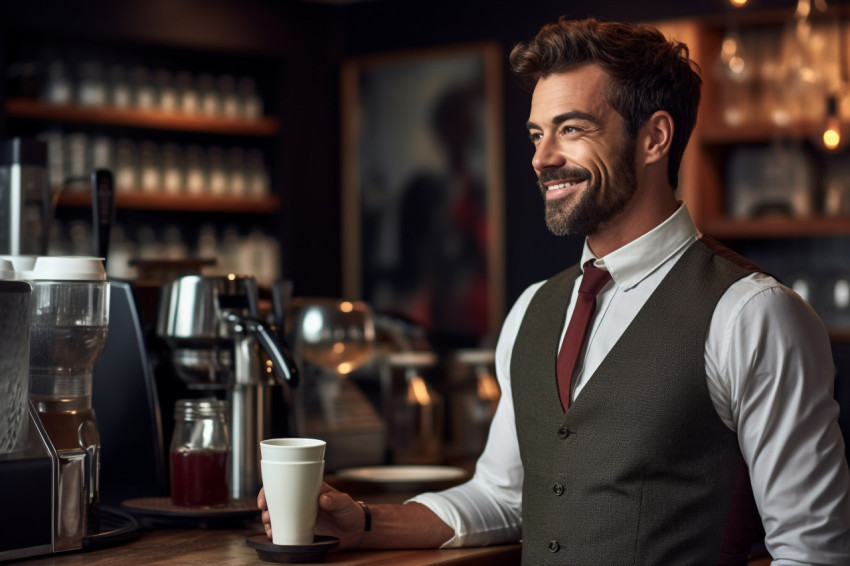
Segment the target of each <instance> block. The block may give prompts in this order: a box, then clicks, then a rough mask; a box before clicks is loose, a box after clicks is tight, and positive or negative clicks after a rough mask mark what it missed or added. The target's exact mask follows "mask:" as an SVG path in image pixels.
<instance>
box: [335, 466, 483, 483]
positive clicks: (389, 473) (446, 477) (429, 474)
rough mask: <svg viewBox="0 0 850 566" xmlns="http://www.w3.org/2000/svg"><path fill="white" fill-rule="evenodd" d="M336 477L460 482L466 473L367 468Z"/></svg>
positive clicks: (432, 468) (458, 470)
mask: <svg viewBox="0 0 850 566" xmlns="http://www.w3.org/2000/svg"><path fill="white" fill-rule="evenodd" d="M336 475H337V476H339V477H340V478H343V479H346V480H355V481H363V482H373V483H427V482H440V481H453V480H460V479H463V478H465V477H466V476H467V473H466V470H464V469H462V468H454V467H451V466H368V467H365V468H347V469H343V470H338V471H337V472H336Z"/></svg>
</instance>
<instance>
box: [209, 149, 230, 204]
mask: <svg viewBox="0 0 850 566" xmlns="http://www.w3.org/2000/svg"><path fill="white" fill-rule="evenodd" d="M207 159H208V160H209V172H210V177H209V192H210V194H212V195H216V196H222V195H224V194H226V193H227V174H226V173H225V170H224V152H223V151H222V149H221V148H220V147H211V148H210V149H209V150H208V152H207Z"/></svg>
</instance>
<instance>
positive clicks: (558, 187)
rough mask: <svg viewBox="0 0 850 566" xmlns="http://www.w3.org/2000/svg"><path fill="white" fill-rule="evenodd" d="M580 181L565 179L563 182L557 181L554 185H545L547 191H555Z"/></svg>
mask: <svg viewBox="0 0 850 566" xmlns="http://www.w3.org/2000/svg"><path fill="white" fill-rule="evenodd" d="M581 182H582V181H565V182H563V183H558V184H555V185H549V186H548V187H546V190H547V191H557V190H558V189H565V188H567V187H572V186H573V185H578V184H579V183H581Z"/></svg>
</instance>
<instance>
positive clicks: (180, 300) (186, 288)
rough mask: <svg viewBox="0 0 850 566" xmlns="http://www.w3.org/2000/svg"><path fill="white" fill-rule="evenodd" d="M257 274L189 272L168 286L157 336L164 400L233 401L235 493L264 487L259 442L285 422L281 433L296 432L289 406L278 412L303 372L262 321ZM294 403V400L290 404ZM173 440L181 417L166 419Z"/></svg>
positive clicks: (232, 492)
mask: <svg viewBox="0 0 850 566" xmlns="http://www.w3.org/2000/svg"><path fill="white" fill-rule="evenodd" d="M258 297H259V293H258V289H257V283H256V280H255V279H254V277H252V276H245V275H226V276H199V275H188V276H184V277H180V278H178V279H175V280H173V281H169V282H166V283H164V284H163V285H162V287H161V291H160V301H159V307H158V313H157V321H156V336H157V338H158V340H160V341H161V342H162V345H163V347H162V348H160V353H161V357H162V360H161V361H160V363H159V364H158V371H157V381H158V389H159V391H160V406H161V407H162V408H166V407H173V406H174V401H175V400H176V399H179V398H182V397H187V396H195V397H209V396H210V395H213V396H216V397H220V398H223V399H224V400H226V401H227V402H228V405H229V409H228V410H229V418H228V425H229V429H230V435H231V458H230V470H229V471H230V474H229V476H230V480H229V481H230V496H231V497H232V498H234V499H242V498H254V497H256V496H257V492H258V491H259V489H260V473H259V461H260V456H259V443H260V441H261V440H263V439H265V438H268V437H269V436H271V434H272V427H273V425H274V424H275V420H276V419H277V421H278V422H280V421H281V420H282V421H283V428H284V429H285V430H283V431H282V432H281V430H280V428H279V429H278V431H277V432H276V434H277V435H290V436H291V435H294V425H293V424H292V414H291V412H290V411H289V410H288V408H287V407H286V406H285V407H284V409H283V410H278V411H272V401H273V399H272V391H273V390H274V388H275V387H276V386H283V387H279V388H280V389H281V390H282V391H283V393H282V395H286V394H288V392H289V388H293V387H295V386H296V385H297V384H298V370H297V367H296V365H295V363H294V361H293V360H292V358H291V356H290V355H289V352H288V350H287V348H286V347H285V345H283V344H282V343H281V342H280V341H279V340H278V339H277V337H276V336H275V335H274V334H273V333H272V331H270V329H269V328H268V327H267V326H266V325H265V324H264V323H263V322H262V321H261V320H260V317H259V308H258ZM287 405H288V404H287ZM163 425H164V426H163V432H164V436H165V438H166V439H167V438H169V437H170V436H171V430H173V429H171V426H172V425H173V418H169V417H168V416H165V417H163Z"/></svg>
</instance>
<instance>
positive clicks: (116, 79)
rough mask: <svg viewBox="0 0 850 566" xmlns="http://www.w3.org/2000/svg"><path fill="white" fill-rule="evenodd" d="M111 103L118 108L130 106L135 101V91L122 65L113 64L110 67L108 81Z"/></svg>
mask: <svg viewBox="0 0 850 566" xmlns="http://www.w3.org/2000/svg"><path fill="white" fill-rule="evenodd" d="M108 90H109V96H108V101H109V104H111V105H112V106H114V107H116V108H129V107H130V106H131V104H132V101H133V93H132V90H131V88H130V81H129V80H127V73H126V71H125V70H124V67H122V66H121V65H112V66H111V67H110V68H109V81H108Z"/></svg>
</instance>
